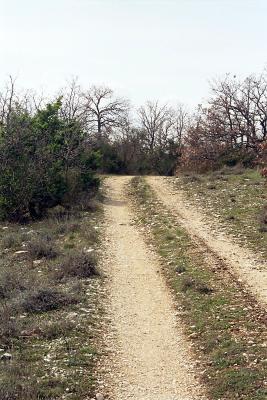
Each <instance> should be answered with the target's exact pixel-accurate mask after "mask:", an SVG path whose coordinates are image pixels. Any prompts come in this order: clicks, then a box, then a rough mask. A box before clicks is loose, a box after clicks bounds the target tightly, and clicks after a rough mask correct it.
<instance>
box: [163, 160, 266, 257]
mask: <svg viewBox="0 0 267 400" xmlns="http://www.w3.org/2000/svg"><path fill="white" fill-rule="evenodd" d="M170 180H171V181H173V182H174V183H175V185H176V186H177V188H178V189H183V190H184V192H185V194H187V195H188V201H189V202H191V203H192V204H193V205H195V206H199V208H201V211H204V212H206V213H207V215H209V216H210V215H211V216H212V217H213V218H215V219H217V221H218V222H219V225H220V229H224V230H225V231H226V232H229V233H231V234H232V235H233V236H234V237H236V238H237V240H239V241H240V242H241V243H246V245H248V247H251V248H252V249H253V250H254V251H257V252H258V253H259V254H261V255H262V256H263V257H265V258H266V257H267V209H266V208H265V210H264V207H265V206H266V205H267V191H266V184H265V181H264V179H263V178H262V177H261V176H260V174H259V173H258V172H257V171H255V170H244V169H238V168H224V169H223V170H221V171H216V172H213V173H209V174H202V175H200V174H187V175H180V176H177V177H175V178H170Z"/></svg>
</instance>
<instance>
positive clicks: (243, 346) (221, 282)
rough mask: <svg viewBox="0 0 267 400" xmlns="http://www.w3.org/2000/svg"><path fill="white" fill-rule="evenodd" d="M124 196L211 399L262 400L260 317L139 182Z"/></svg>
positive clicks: (258, 310) (219, 265)
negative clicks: (156, 261) (153, 254)
mask: <svg viewBox="0 0 267 400" xmlns="http://www.w3.org/2000/svg"><path fill="white" fill-rule="evenodd" d="M129 193H130V196H131V199H132V206H133V207H134V210H135V213H136V215H137V217H136V223H138V224H139V225H140V226H142V227H145V229H146V230H145V231H146V234H147V240H148V242H149V243H152V242H153V244H154V247H155V249H156V251H157V252H158V253H159V255H160V256H161V259H162V269H163V273H164V274H165V275H166V277H167V280H168V282H169V284H170V286H171V288H172V289H173V292H174V294H175V297H176V304H177V311H178V313H179V316H180V318H182V320H183V322H184V324H185V332H186V334H187V335H188V338H189V339H190V341H191V343H192V344H193V349H194V352H195V356H196V357H197V358H198V362H199V368H200V373H201V376H202V379H203V382H204V383H205V384H206V387H207V389H208V391H209V396H210V398H211V399H217V400H219V399H221V400H222V399H223V400H232V399H235V398H238V399H246V400H251V399H252V398H253V400H263V399H265V398H266V395H267V388H266V372H267V364H266V314H265V312H264V311H263V310H262V309H261V308H260V307H259V305H258V304H257V303H256V302H255V300H254V299H253V298H252V297H251V296H250V295H249V294H248V293H247V292H245V291H244V290H243V288H242V286H241V285H240V283H239V282H238V281H237V280H235V279H234V278H233V276H232V275H230V274H229V273H228V272H227V270H225V268H224V265H223V264H222V262H221V261H220V260H219V259H217V258H215V257H214V256H212V255H211V254H209V252H208V250H207V249H206V248H202V247H199V246H197V245H196V244H195V243H194V242H193V241H192V240H191V239H190V238H189V236H188V235H187V233H186V232H185V231H184V229H182V228H181V227H180V226H179V225H178V224H177V222H176V221H175V220H174V219H173V218H172V215H171V213H170V212H169V211H168V210H167V209H165V208H164V206H163V205H162V204H161V203H160V202H159V201H158V200H156V196H155V194H154V193H153V191H152V190H151V189H150V187H149V186H148V185H147V184H146V182H145V180H144V179H143V178H133V180H132V181H131V184H130V186H129Z"/></svg>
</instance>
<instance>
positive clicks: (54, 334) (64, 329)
mask: <svg viewBox="0 0 267 400" xmlns="http://www.w3.org/2000/svg"><path fill="white" fill-rule="evenodd" d="M74 327H75V326H74V324H73V322H70V321H64V320H61V321H58V322H54V323H51V324H48V325H47V326H46V327H45V329H44V332H43V334H42V336H43V337H44V338H45V339H48V340H53V339H57V338H58V337H64V336H66V335H67V334H68V333H69V332H70V331H72V330H73V329H74Z"/></svg>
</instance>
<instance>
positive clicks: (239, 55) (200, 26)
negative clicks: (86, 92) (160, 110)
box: [0, 0, 267, 106]
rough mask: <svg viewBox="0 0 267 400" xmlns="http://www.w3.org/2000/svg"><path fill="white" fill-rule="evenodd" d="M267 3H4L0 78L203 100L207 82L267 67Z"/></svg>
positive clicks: (138, 98) (49, 87) (52, 87)
mask: <svg viewBox="0 0 267 400" xmlns="http://www.w3.org/2000/svg"><path fill="white" fill-rule="evenodd" d="M266 17H267V0H252V1H250V0H0V57H1V59H0V61H1V62H0V85H1V84H2V83H3V81H4V80H6V78H7V75H8V74H12V75H13V76H16V77H17V79H18V82H19V85H20V86H23V87H25V88H34V89H37V90H40V89H44V90H45V91H48V92H52V91H56V90H57V89H58V88H59V87H61V86H64V84H65V81H66V80H67V79H70V78H71V77H72V76H78V77H79V79H80V82H81V83H82V84H83V85H84V86H86V85H87V86H89V85H91V84H106V85H109V86H111V87H112V88H113V89H115V90H116V91H117V93H118V94H119V95H124V96H127V97H129V98H130V100H131V101H132V103H133V104H135V105H140V104H141V103H143V102H144V101H146V100H147V99H157V98H158V99H160V100H161V101H164V102H165V101H168V100H169V101H171V102H176V101H180V102H184V103H186V104H188V105H189V106H193V105H197V104H198V103H200V102H201V101H202V99H203V98H205V97H207V96H208V93H209V83H208V81H209V80H211V79H212V78H214V77H218V76H221V75H224V74H225V73H227V72H232V73H235V74H237V75H240V76H245V75H248V74H250V73H252V72H256V73H257V72H261V71H262V69H263V68H264V67H265V66H267V23H266Z"/></svg>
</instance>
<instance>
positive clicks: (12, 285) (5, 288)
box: [0, 266, 32, 299]
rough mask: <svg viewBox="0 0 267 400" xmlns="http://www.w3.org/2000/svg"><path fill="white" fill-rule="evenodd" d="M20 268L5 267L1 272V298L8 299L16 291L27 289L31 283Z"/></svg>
mask: <svg viewBox="0 0 267 400" xmlns="http://www.w3.org/2000/svg"><path fill="white" fill-rule="evenodd" d="M29 281H30V279H29V278H28V279H27V278H26V277H25V275H23V274H22V273H21V271H20V270H19V269H18V268H11V267H10V266H8V267H5V268H4V269H2V270H1V273H0V298H1V299H7V298H10V297H11V296H12V295H13V292H14V291H23V290H26V289H27V288H28V287H29V286H30V285H31V283H32V282H31V283H30V282H29Z"/></svg>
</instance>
